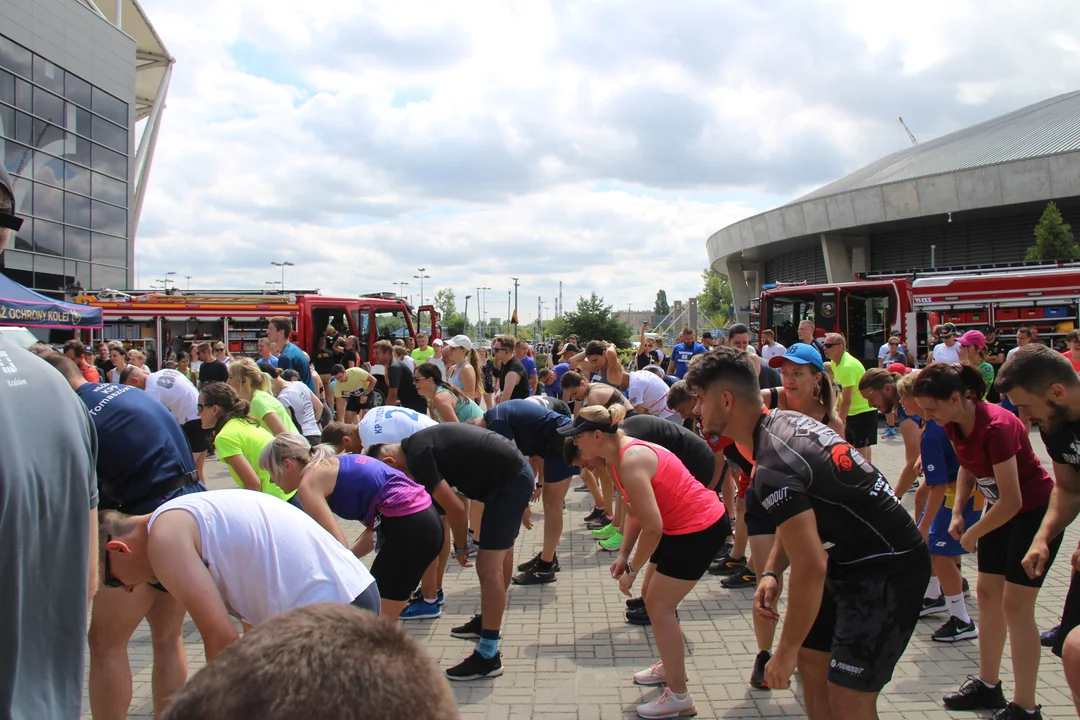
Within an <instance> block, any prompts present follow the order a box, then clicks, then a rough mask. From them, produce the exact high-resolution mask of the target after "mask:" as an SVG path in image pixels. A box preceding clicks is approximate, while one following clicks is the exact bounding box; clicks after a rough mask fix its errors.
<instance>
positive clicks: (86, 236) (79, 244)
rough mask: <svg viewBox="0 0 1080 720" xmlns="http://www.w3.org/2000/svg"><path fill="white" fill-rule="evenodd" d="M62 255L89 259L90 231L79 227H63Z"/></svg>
mask: <svg viewBox="0 0 1080 720" xmlns="http://www.w3.org/2000/svg"><path fill="white" fill-rule="evenodd" d="M64 255H66V256H67V257H69V258H75V259H76V260H89V259H90V232H89V231H88V230H80V229H79V228H73V227H69V228H64Z"/></svg>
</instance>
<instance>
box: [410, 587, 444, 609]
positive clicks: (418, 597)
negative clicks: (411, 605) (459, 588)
mask: <svg viewBox="0 0 1080 720" xmlns="http://www.w3.org/2000/svg"><path fill="white" fill-rule="evenodd" d="M435 598H436V601H437V602H438V604H439V605H445V604H446V598H445V597H443V591H442V590H439V591H438V592H437V593H436V595H435ZM423 600H424V594H423V593H422V592H420V588H417V589H416V592H414V593H413V594H412V597H411V598H409V602H423Z"/></svg>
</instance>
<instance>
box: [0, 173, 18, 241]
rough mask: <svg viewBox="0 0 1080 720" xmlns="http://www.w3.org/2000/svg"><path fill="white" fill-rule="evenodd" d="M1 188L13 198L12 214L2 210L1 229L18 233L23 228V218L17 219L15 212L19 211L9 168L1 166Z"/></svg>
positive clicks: (0, 214) (0, 213) (0, 216)
mask: <svg viewBox="0 0 1080 720" xmlns="http://www.w3.org/2000/svg"><path fill="white" fill-rule="evenodd" d="M0 188H2V189H3V190H5V191H7V194H8V195H9V196H10V197H11V212H10V213H9V212H8V211H7V210H0V228H11V229H12V230H15V231H18V230H19V228H21V227H22V224H23V221H22V218H18V217H15V211H16V210H17V209H18V208H16V207H15V189H14V188H13V187H12V184H11V176H10V175H8V172H7V168H5V167H4V166H3V164H0Z"/></svg>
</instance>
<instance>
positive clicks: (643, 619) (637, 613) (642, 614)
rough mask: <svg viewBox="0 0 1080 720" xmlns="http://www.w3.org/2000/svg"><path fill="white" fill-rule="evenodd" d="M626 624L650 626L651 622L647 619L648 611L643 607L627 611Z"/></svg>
mask: <svg viewBox="0 0 1080 720" xmlns="http://www.w3.org/2000/svg"><path fill="white" fill-rule="evenodd" d="M626 622H628V623H630V624H631V625H652V620H650V619H649V611H648V610H646V609H645V606H644V605H642V606H641V607H637V608H630V609H629V610H627V611H626Z"/></svg>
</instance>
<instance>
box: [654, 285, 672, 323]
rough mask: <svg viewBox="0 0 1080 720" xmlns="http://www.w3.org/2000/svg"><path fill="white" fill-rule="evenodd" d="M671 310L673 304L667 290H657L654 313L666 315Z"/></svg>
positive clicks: (661, 315)
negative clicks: (668, 297)
mask: <svg viewBox="0 0 1080 720" xmlns="http://www.w3.org/2000/svg"><path fill="white" fill-rule="evenodd" d="M670 312H671V304H670V303H668V299H667V291H666V290H657V291H656V304H655V305H653V314H654V315H659V316H660V317H664V316H666V315H667V314H668V313H670Z"/></svg>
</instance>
